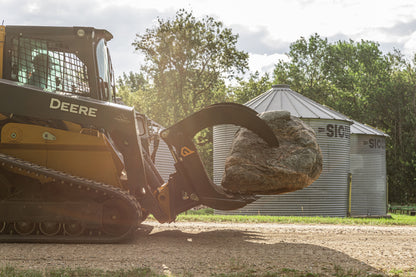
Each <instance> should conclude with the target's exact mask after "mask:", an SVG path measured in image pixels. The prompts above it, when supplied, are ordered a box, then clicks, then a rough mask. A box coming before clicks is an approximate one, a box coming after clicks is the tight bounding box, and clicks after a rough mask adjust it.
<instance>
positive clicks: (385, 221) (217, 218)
mask: <svg viewBox="0 0 416 277" xmlns="http://www.w3.org/2000/svg"><path fill="white" fill-rule="evenodd" d="M176 221H178V222H195V221H202V222H233V223H281V224H338V225H378V226H406V225H407V226H416V216H410V215H403V214H391V218H353V217H319V216H311V217H300V216H264V215H256V216H253V215H250V216H247V215H215V214H214V211H213V210H212V209H201V210H195V211H188V212H186V213H184V214H180V215H179V216H178V217H177V219H176Z"/></svg>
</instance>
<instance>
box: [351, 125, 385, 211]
mask: <svg viewBox="0 0 416 277" xmlns="http://www.w3.org/2000/svg"><path fill="white" fill-rule="evenodd" d="M386 136H387V135H386V134H385V133H383V132H381V131H379V130H377V129H374V128H372V127H369V126H367V125H364V124H361V123H358V122H355V121H354V124H353V125H352V126H351V150H350V170H351V174H352V181H351V216H386V215H387V174H386Z"/></svg>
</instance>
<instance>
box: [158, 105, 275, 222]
mask: <svg viewBox="0 0 416 277" xmlns="http://www.w3.org/2000/svg"><path fill="white" fill-rule="evenodd" d="M220 124H234V125H238V126H243V127H245V128H247V129H249V130H251V131H253V132H254V133H256V134H257V135H258V136H260V137H261V138H263V139H264V140H265V141H266V142H267V143H268V144H269V145H270V146H273V147H277V146H278V145H279V143H278V141H277V138H276V136H275V135H274V134H273V132H272V130H271V129H270V128H269V126H268V125H267V124H266V123H265V122H264V121H263V120H262V119H260V118H259V117H258V116H257V113H256V112H255V111H254V110H252V109H250V108H248V107H246V106H243V105H240V104H234V103H221V104H215V105H212V106H209V107H207V108H205V109H203V110H201V111H199V112H196V113H194V114H192V115H191V116H189V117H187V118H185V119H184V120H182V121H180V122H178V123H177V124H175V125H173V126H172V127H169V128H167V129H165V130H163V131H161V133H160V136H161V137H162V139H163V140H164V141H165V142H166V143H167V144H168V146H169V147H170V149H171V151H172V154H173V156H174V158H175V161H176V163H175V167H176V170H177V171H176V173H175V174H173V175H172V176H171V178H170V180H169V182H168V186H167V188H165V192H164V193H167V192H166V190H168V191H169V193H168V194H169V196H168V197H163V199H167V198H168V199H169V202H170V203H169V209H168V210H169V211H170V212H169V213H170V214H171V217H174V216H175V215H176V214H178V213H180V212H183V211H185V210H187V209H189V208H192V207H194V206H197V205H199V204H203V205H206V206H209V207H212V208H215V209H220V210H233V209H238V208H241V207H243V206H245V205H247V204H248V203H250V202H252V201H254V200H255V199H256V198H255V197H247V196H242V195H234V194H233V195H230V194H227V193H225V192H224V191H223V189H222V187H220V186H217V185H215V184H214V183H213V182H212V181H211V179H210V178H209V177H208V175H207V173H206V171H205V168H204V166H203V164H202V162H201V159H200V157H199V155H198V152H197V149H196V147H195V145H194V143H193V141H192V139H193V137H194V136H195V135H196V134H197V133H198V132H199V131H201V130H203V129H205V128H207V127H211V126H214V125H220Z"/></svg>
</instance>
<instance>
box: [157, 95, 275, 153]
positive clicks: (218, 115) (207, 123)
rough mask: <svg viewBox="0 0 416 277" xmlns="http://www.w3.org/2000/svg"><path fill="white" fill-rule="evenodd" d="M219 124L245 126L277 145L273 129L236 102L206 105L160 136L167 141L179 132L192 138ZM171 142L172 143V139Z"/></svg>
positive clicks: (254, 112)
mask: <svg viewBox="0 0 416 277" xmlns="http://www.w3.org/2000/svg"><path fill="white" fill-rule="evenodd" d="M220 124H234V125H238V126H242V127H245V128H247V129H249V130H250V131H252V132H254V133H255V134H257V135H258V136H259V137H261V138H262V139H263V140H264V141H266V142H267V143H268V144H269V145H270V146H272V147H278V146H279V142H278V141H277V138H276V136H275V135H274V134H273V131H272V130H271V129H270V127H269V126H268V125H267V124H266V122H265V121H264V120H262V119H261V118H259V117H258V116H257V112H256V111H254V110H252V109H250V108H248V107H246V106H244V105H240V104H236V103H220V104H214V105H211V106H208V107H206V108H205V109H202V110H200V111H198V112H196V113H194V114H192V115H191V116H189V117H187V118H185V119H183V120H182V121H179V122H178V123H176V124H175V125H173V126H172V127H169V128H167V129H165V130H163V131H162V133H161V136H162V138H163V137H165V138H166V139H167V140H168V141H167V142H168V143H169V142H170V141H169V140H172V139H173V138H174V137H175V135H173V134H178V133H180V134H181V136H184V137H187V138H193V137H194V136H195V135H196V134H197V133H198V132H199V131H201V130H203V129H205V128H208V127H211V126H215V125H220ZM165 138H164V139H165ZM166 139H165V140H166ZM171 142H172V144H174V142H173V141H171Z"/></svg>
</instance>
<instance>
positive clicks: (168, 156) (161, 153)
mask: <svg viewBox="0 0 416 277" xmlns="http://www.w3.org/2000/svg"><path fill="white" fill-rule="evenodd" d="M149 128H151V131H152V132H154V133H158V132H159V131H160V130H161V129H163V127H162V126H161V125H159V124H158V123H156V122H154V121H152V125H151V126H149ZM149 150H150V153H153V151H154V141H153V140H151V141H150V145H149ZM155 166H156V169H157V170H158V171H159V174H160V176H161V177H162V179H163V180H164V181H165V182H167V181H168V180H169V176H170V174H172V173H174V172H175V171H176V169H175V160H174V159H173V157H172V153H171V152H170V150H169V147H168V145H167V144H166V143H165V142H164V141H163V139H160V140H159V143H158V147H157V150H156V156H155Z"/></svg>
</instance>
